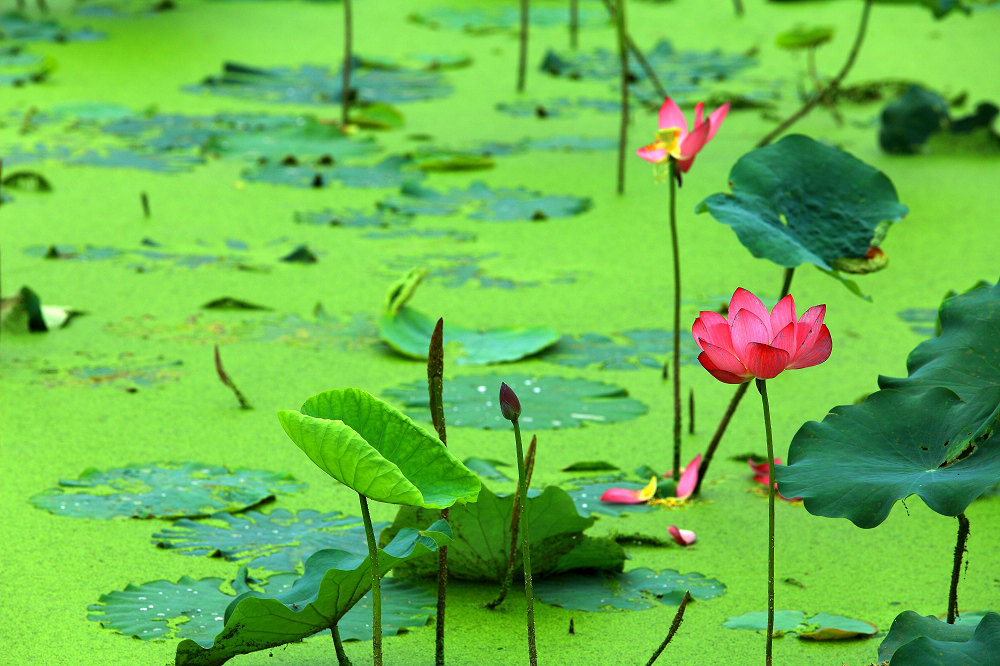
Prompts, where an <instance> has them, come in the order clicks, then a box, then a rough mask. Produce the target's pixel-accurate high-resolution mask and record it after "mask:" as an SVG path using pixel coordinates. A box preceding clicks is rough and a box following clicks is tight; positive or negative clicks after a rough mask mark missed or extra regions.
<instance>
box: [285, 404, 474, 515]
mask: <svg viewBox="0 0 1000 666" xmlns="http://www.w3.org/2000/svg"><path fill="white" fill-rule="evenodd" d="M278 419H279V420H280V421H281V426H282V427H283V428H284V429H285V432H286V433H287V434H288V436H289V437H290V438H291V439H292V441H293V442H295V444H296V446H298V447H299V448H300V449H302V451H303V452H304V453H305V454H306V455H308V456H309V458H310V460H312V461H313V462H314V463H316V465H317V466H319V468H320V469H322V470H323V471H324V472H326V473H327V474H329V475H330V476H332V477H333V478H335V479H337V480H338V481H340V482H341V483H343V484H344V485H347V486H349V487H350V488H352V489H353V490H355V491H356V492H358V493H360V494H362V495H365V496H366V497H369V498H371V499H373V500H376V501H379V502H388V503H390V504H409V505H413V506H420V507H425V508H432V509H435V508H436V509H443V508H445V507H449V506H451V505H452V504H455V503H456V502H474V501H475V500H476V496H477V495H478V494H479V487H480V482H479V477H477V476H476V475H475V474H473V473H472V472H470V471H469V470H468V469H466V468H465V466H464V465H463V464H462V463H461V462H460V461H459V460H458V458H456V457H455V456H453V455H452V454H451V453H450V452H449V451H448V449H447V448H446V447H445V445H444V444H442V443H441V440H439V439H438V438H437V437H436V436H435V435H432V434H431V433H429V432H428V431H427V430H424V429H423V428H421V427H420V426H418V425H417V424H415V423H414V422H413V421H412V420H411V419H410V418H409V417H408V416H406V415H404V414H403V413H401V412H399V411H397V410H396V409H395V408H393V407H391V406H390V405H388V404H386V403H384V402H382V401H381V400H379V399H378V398H376V397H374V396H372V395H371V394H369V393H366V392H364V391H361V390H359V389H354V388H349V389H341V390H333V391H325V392H323V393H319V394H317V395H314V396H313V397H311V398H309V399H308V400H306V402H305V403H304V404H303V405H302V408H301V411H299V412H295V411H291V410H282V411H280V412H278Z"/></svg>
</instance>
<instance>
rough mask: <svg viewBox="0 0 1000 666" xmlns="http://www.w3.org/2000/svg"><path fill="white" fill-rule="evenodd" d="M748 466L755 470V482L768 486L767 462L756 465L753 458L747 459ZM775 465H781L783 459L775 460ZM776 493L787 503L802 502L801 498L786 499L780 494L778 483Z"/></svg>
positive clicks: (775, 486)
mask: <svg viewBox="0 0 1000 666" xmlns="http://www.w3.org/2000/svg"><path fill="white" fill-rule="evenodd" d="M747 464H748V465H750V469H752V470H753V480H754V481H756V482H757V483H762V484H764V485H765V486H766V485H767V481H768V476H769V475H768V473H767V461H766V460H765V461H764V462H762V463H757V464H754V461H753V458H747ZM774 464H775V466H778V465H780V464H781V458H775V459H774ZM774 493H775V494H776V495H777V496H778V497H780V498H781V499H783V500H785V501H786V502H800V501H801V500H802V498H801V497H785V496H784V495H782V494H781V493H779V492H778V482H777V481H775V482H774Z"/></svg>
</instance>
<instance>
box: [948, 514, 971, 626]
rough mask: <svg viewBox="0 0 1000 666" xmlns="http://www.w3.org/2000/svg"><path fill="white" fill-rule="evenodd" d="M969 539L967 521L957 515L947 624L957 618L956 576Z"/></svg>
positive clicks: (960, 515) (961, 515)
mask: <svg viewBox="0 0 1000 666" xmlns="http://www.w3.org/2000/svg"><path fill="white" fill-rule="evenodd" d="M968 538H969V519H968V518H966V517H965V513H960V514H958V541H957V542H956V543H955V562H954V564H953V565H952V567H951V588H950V589H949V590H948V624H955V620H956V619H957V618H958V575H959V573H960V572H961V569H962V555H963V554H964V553H965V542H966V541H967V540H968Z"/></svg>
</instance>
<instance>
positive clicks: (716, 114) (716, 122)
mask: <svg viewBox="0 0 1000 666" xmlns="http://www.w3.org/2000/svg"><path fill="white" fill-rule="evenodd" d="M728 113H729V102H726V103H725V104H723V105H722V106H720V107H719V108H717V109H716V110H715V111H712V115H710V116H709V117H708V122H709V123H710V124H711V129H710V130H709V132H708V141H711V140H712V137H714V136H715V133H716V132H718V131H719V127H720V126H721V125H722V121H723V120H725V119H726V115H727V114H728ZM706 143H707V141H706Z"/></svg>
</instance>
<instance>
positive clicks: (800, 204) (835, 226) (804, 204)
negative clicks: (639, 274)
mask: <svg viewBox="0 0 1000 666" xmlns="http://www.w3.org/2000/svg"><path fill="white" fill-rule="evenodd" d="M729 182H730V186H731V187H732V190H733V191H732V193H731V194H725V193H718V194H713V195H712V196H710V197H708V198H707V199H705V200H704V201H702V202H701V203H700V204H698V212H699V213H704V212H708V213H711V215H712V217H714V218H715V219H716V220H718V221H719V222H722V223H723V224H727V225H729V226H730V227H732V229H733V231H734V232H736V235H737V237H738V238H739V240H740V242H741V243H742V244H743V246H744V247H746V248H747V249H748V250H750V253H751V254H753V256H755V257H761V258H764V259H769V260H771V261H773V262H774V263H776V264H778V265H780V266H784V267H786V268H794V267H796V266H798V265H799V264H802V263H810V264H814V265H815V266H817V267H819V268H820V269H821V270H823V271H824V272H827V273H828V274H830V275H831V276H832V277H835V278H836V279H838V280H840V281H841V282H843V283H844V284H845V286H847V287H848V288H849V289H850V290H851V291H853V292H854V293H857V294H858V295H861V292H860V289H859V288H858V286H857V285H856V284H855V283H854V282H853V281H852V280H849V279H847V278H845V277H843V276H842V275H841V274H840V273H839V271H840V270H841V266H843V265H845V263H844V260H859V259H864V258H868V255H869V250H870V249H872V248H876V249H877V247H878V245H879V243H880V242H881V240H882V238H883V237H884V236H885V233H886V231H887V228H888V225H890V224H891V223H893V222H898V221H899V220H901V219H902V218H903V216H904V215H906V213H907V211H908V209H907V207H906V206H904V205H902V204H900V203H899V199H898V197H897V196H896V189H895V188H894V187H893V185H892V182H891V181H890V180H889V178H887V177H886V175H885V174H883V173H882V172H881V171H879V170H878V169H875V168H874V167H871V166H868V165H867V164H865V163H864V162H862V161H861V160H859V159H857V158H856V157H854V156H852V155H850V154H848V153H846V152H844V151H842V150H839V149H837V148H833V147H831V146H828V145H825V144H823V143H820V142H818V141H814V140H813V139H810V138H809V137H806V136H802V135H798V134H796V135H791V136H787V137H785V138H783V139H782V140H781V141H778V142H777V143H775V144H772V145H770V146H766V147H764V148H758V149H757V150H754V151H751V152H749V153H747V154H746V155H744V156H743V157H741V158H740V159H739V161H737V162H736V164H735V165H734V166H733V168H732V170H731V171H730V172H729ZM878 263H881V262H875V263H874V264H872V266H877V264H878ZM846 265H851V264H850V261H848V262H847V264H846Z"/></svg>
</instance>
